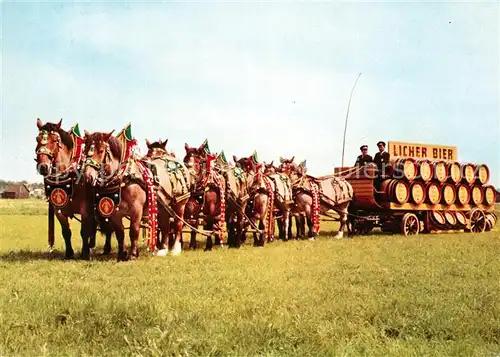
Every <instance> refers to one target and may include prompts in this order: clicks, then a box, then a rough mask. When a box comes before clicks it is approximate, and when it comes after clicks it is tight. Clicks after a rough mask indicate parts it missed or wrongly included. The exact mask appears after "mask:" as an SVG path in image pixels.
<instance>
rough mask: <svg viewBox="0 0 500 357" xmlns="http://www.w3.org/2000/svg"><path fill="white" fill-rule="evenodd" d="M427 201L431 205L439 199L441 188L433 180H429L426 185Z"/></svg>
mask: <svg viewBox="0 0 500 357" xmlns="http://www.w3.org/2000/svg"><path fill="white" fill-rule="evenodd" d="M427 201H428V202H429V203H430V204H433V205H437V204H438V203H439V202H440V201H441V189H440V187H439V185H438V184H437V183H435V182H430V183H429V184H428V185H427Z"/></svg>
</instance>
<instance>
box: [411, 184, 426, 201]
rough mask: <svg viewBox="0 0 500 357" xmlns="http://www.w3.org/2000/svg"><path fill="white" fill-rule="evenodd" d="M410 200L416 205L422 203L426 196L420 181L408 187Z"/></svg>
mask: <svg viewBox="0 0 500 357" xmlns="http://www.w3.org/2000/svg"><path fill="white" fill-rule="evenodd" d="M410 193H411V200H412V201H413V202H414V203H416V204H421V203H424V201H425V196H426V189H425V185H424V184H423V183H422V182H420V181H414V182H413V183H412V184H411V186H410Z"/></svg>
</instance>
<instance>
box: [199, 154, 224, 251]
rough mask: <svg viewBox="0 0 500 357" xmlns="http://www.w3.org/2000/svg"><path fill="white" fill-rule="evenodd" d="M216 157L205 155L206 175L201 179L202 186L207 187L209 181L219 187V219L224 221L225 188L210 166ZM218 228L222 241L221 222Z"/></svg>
mask: <svg viewBox="0 0 500 357" xmlns="http://www.w3.org/2000/svg"><path fill="white" fill-rule="evenodd" d="M216 158H217V157H216V156H215V155H208V156H207V163H206V173H207V176H206V177H205V180H203V187H207V186H209V185H210V183H212V182H213V183H215V184H216V185H217V187H218V188H219V195H220V220H219V221H222V222H225V220H226V196H225V188H224V185H223V184H222V180H221V177H220V175H219V174H217V173H216V172H215V171H214V170H213V167H212V162H213V161H214V160H215V159H216ZM217 226H218V229H219V231H220V234H221V237H220V241H221V243H222V242H223V240H222V226H223V224H217Z"/></svg>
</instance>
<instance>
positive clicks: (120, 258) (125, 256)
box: [117, 252, 128, 262]
mask: <svg viewBox="0 0 500 357" xmlns="http://www.w3.org/2000/svg"><path fill="white" fill-rule="evenodd" d="M117 259H118V261H119V262H126V261H127V260H128V254H127V252H121V253H118V257H117Z"/></svg>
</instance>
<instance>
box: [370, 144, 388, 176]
mask: <svg viewBox="0 0 500 357" xmlns="http://www.w3.org/2000/svg"><path fill="white" fill-rule="evenodd" d="M377 146H378V153H376V154H375V158H374V160H373V161H374V162H375V164H376V165H377V168H378V171H379V173H380V175H383V176H385V174H386V173H387V166H389V165H390V164H391V155H390V154H389V153H388V152H387V151H385V143H384V142H383V141H379V142H378V143H377Z"/></svg>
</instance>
